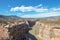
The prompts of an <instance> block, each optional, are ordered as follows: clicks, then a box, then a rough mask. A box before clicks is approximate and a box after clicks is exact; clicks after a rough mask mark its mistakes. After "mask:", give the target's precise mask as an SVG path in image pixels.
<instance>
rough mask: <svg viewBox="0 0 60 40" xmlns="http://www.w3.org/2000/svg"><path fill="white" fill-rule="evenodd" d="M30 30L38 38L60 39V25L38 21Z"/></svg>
mask: <svg viewBox="0 0 60 40" xmlns="http://www.w3.org/2000/svg"><path fill="white" fill-rule="evenodd" d="M30 32H31V33H32V34H33V35H35V36H36V37H37V39H38V40H60V25H51V24H45V23H42V22H40V21H36V23H35V25H34V26H33V27H32V30H31V31H30Z"/></svg>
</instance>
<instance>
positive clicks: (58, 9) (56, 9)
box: [52, 8, 60, 11]
mask: <svg viewBox="0 0 60 40" xmlns="http://www.w3.org/2000/svg"><path fill="white" fill-rule="evenodd" d="M52 9H53V10H54V11H60V8H52Z"/></svg>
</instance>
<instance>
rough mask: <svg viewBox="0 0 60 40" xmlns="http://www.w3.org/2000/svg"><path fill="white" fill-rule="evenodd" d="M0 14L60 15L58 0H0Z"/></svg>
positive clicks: (26, 16)
mask: <svg viewBox="0 0 60 40" xmlns="http://www.w3.org/2000/svg"><path fill="white" fill-rule="evenodd" d="M0 15H16V16H19V17H23V18H40V17H50V16H60V0H0Z"/></svg>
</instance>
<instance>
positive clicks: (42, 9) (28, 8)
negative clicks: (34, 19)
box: [10, 4, 48, 12]
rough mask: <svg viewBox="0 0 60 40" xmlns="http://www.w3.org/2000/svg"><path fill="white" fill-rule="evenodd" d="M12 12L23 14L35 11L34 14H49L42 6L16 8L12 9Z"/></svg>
mask: <svg viewBox="0 0 60 40" xmlns="http://www.w3.org/2000/svg"><path fill="white" fill-rule="evenodd" d="M10 11H22V12H30V11H34V12H47V11H48V9H47V8H43V7H42V4H40V5H37V6H34V7H33V6H24V5H22V6H20V7H14V8H11V9H10Z"/></svg>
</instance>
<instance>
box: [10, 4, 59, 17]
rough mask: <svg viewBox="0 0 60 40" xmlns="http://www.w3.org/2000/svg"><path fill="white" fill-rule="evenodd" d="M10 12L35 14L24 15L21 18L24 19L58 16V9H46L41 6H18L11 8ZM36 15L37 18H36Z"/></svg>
mask: <svg viewBox="0 0 60 40" xmlns="http://www.w3.org/2000/svg"><path fill="white" fill-rule="evenodd" d="M10 11H13V12H15V11H21V12H32V11H33V12H35V14H24V15H22V16H21V17H25V18H35V17H36V18H38V17H50V16H60V12H59V11H60V7H54V8H46V7H44V6H43V5H42V4H39V5H37V6H24V5H22V6H20V7H13V8H11V9H10ZM37 15H38V16H37Z"/></svg>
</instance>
